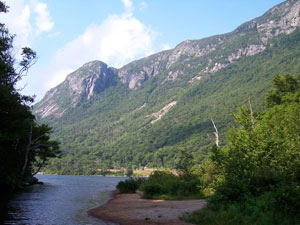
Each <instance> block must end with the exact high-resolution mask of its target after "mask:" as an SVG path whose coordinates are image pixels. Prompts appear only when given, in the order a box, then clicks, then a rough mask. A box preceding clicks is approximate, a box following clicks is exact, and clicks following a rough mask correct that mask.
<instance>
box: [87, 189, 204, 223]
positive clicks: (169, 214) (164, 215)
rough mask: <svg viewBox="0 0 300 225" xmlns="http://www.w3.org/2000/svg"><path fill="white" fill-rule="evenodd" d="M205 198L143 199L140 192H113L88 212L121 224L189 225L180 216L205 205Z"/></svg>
mask: <svg viewBox="0 0 300 225" xmlns="http://www.w3.org/2000/svg"><path fill="white" fill-rule="evenodd" d="M205 204H206V202H205V200H184V201H163V200H145V199H141V198H140V195H139V194H117V193H114V194H113V198H112V199H111V200H110V201H108V202H107V203H106V204H105V205H103V206H100V207H97V208H95V209H91V210H89V212H88V214H89V215H91V216H94V217H97V218H99V219H101V220H104V221H109V222H114V223H118V224H121V225H144V224H147V225H149V224H151V225H153V224H157V225H159V224H164V225H187V224H188V223H185V222H184V221H181V220H180V219H179V218H178V217H179V216H180V215H181V214H183V213H185V212H192V211H195V210H197V209H200V208H202V207H204V206H205Z"/></svg>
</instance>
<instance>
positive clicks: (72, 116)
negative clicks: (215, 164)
mask: <svg viewBox="0 0 300 225" xmlns="http://www.w3.org/2000/svg"><path fill="white" fill-rule="evenodd" d="M299 26H300V1H295V0H290V1H286V2H284V3H282V4H280V5H278V6H275V7H274V8H272V9H271V10H269V11H268V12H266V13H265V14H264V15H263V16H261V17H258V18H256V19H254V20H252V21H249V22H247V23H245V24H243V25H241V26H239V27H238V28H237V29H236V30H234V31H233V32H231V33H227V34H224V35H217V36H213V37H209V38H205V39H201V40H189V41H184V42H182V43H180V44H179V45H177V46H176V47H175V48H174V49H172V50H168V51H163V52H160V53H157V54H154V55H152V56H149V57H146V58H143V59H140V60H137V61H134V62H132V63H129V64H128V65H126V66H124V67H122V68H120V69H114V68H107V66H106V65H105V64H104V63H102V62H99V61H94V62H90V63H88V64H85V65H84V66H83V67H81V68H80V69H78V70H77V71H75V72H74V73H72V74H70V75H69V76H68V77H67V79H66V80H65V81H64V82H63V83H62V84H61V85H59V86H57V87H56V88H54V89H51V90H50V91H49V92H48V93H47V94H46V96H45V98H44V99H43V100H42V101H41V102H40V103H38V104H37V105H36V106H35V108H34V111H35V113H36V115H37V116H38V117H39V118H40V119H41V120H43V122H48V123H50V124H51V125H52V126H53V127H54V129H55V132H54V134H53V135H54V136H55V137H56V138H58V139H59V140H60V141H61V142H62V150H63V151H64V152H65V156H64V157H63V158H62V159H61V160H54V161H53V162H52V164H51V165H50V166H49V168H51V169H52V170H54V171H60V172H65V173H69V172H72V171H74V170H75V169H77V170H81V171H82V170H84V171H90V170H93V169H95V168H107V167H120V166H125V165H127V166H128V165H134V166H141V165H142V166H146V165H147V166H168V167H174V163H175V161H176V156H177V153H178V149H180V148H184V149H186V150H188V151H190V152H191V153H192V154H193V155H194V156H195V158H196V159H197V160H201V159H202V158H203V157H205V155H206V152H207V149H208V146H209V145H210V144H212V143H213V141H214V137H213V127H212V124H211V118H213V119H214V120H215V122H216V124H217V126H218V129H219V130H220V131H221V139H223V140H224V136H225V134H226V130H227V129H228V127H230V126H231V125H232V119H231V115H230V114H231V112H232V111H234V110H235V109H236V107H237V106H240V105H243V104H244V103H245V101H246V100H247V99H248V97H251V99H252V100H253V102H254V106H257V105H259V104H260V103H261V102H262V100H263V99H262V96H263V95H264V94H265V92H266V91H267V90H268V88H269V87H270V80H271V79H272V77H273V76H274V75H275V74H283V73H287V72H290V73H297V72H298V71H299V67H300V58H299V54H300V31H299V28H298V27H299ZM71 81H72V82H71ZM53 109H54V110H53ZM78 159H80V160H78ZM62 168H64V171H62V170H61V169H62Z"/></svg>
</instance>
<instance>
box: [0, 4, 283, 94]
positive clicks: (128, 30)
mask: <svg viewBox="0 0 300 225" xmlns="http://www.w3.org/2000/svg"><path fill="white" fill-rule="evenodd" d="M281 2H283V0H227V1H224V0H185V1H184V0H85V1H83V0H6V3H7V5H9V6H10V12H9V13H7V14H4V15H0V21H1V22H4V23H5V24H7V26H8V27H9V29H10V31H11V32H12V33H14V34H16V35H17V37H16V39H15V47H16V52H15V54H16V57H18V49H20V48H21V47H22V46H30V47H31V48H33V49H34V50H35V51H36V52H37V54H38V57H39V59H38V61H37V63H36V64H35V65H34V66H33V67H32V68H31V69H30V71H29V73H28V74H27V76H26V77H24V79H23V80H22V82H21V83H20V84H19V86H20V87H22V88H23V93H24V94H29V95H33V94H35V95H37V98H36V99H37V100H40V99H41V98H42V97H43V95H44V94H45V92H46V91H47V90H49V89H50V88H51V87H54V86H56V85H57V84H59V83H60V82H62V81H63V80H64V79H65V77H66V76H67V75H68V74H69V73H70V72H72V71H74V70H76V69H77V68H79V67H80V66H81V65H82V64H84V63H86V62H88V61H91V60H101V61H104V62H105V63H107V64H108V65H109V66H114V67H117V68H119V67H121V66H123V65H125V64H127V63H129V62H130V61H132V60H135V59H138V58H141V57H144V56H147V55H150V54H153V53H155V52H158V51H161V50H164V49H169V48H173V47H175V46H176V45H177V44H179V43H180V42H181V41H184V40H187V39H201V38H204V37H208V36H212V35H215V34H222V33H226V32H230V31H232V30H233V29H235V28H236V27H237V26H239V25H240V24H242V23H244V22H246V21H248V20H251V19H253V18H255V17H258V16H260V15H262V14H263V13H264V12H265V11H267V10H268V9H269V8H271V7H273V6H274V5H276V4H279V3H281Z"/></svg>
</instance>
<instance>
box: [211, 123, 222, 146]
mask: <svg viewBox="0 0 300 225" xmlns="http://www.w3.org/2000/svg"><path fill="white" fill-rule="evenodd" d="M211 122H212V124H213V126H214V128H215V132H214V134H215V136H216V146H217V147H219V146H220V144H219V132H218V129H217V127H216V124H215V122H214V120H213V119H211Z"/></svg>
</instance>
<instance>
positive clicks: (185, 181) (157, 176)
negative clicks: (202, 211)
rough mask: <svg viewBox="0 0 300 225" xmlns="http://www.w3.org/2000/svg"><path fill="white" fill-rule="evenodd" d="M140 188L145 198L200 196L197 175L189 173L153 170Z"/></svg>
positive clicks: (187, 197)
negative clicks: (186, 174) (185, 174)
mask: <svg viewBox="0 0 300 225" xmlns="http://www.w3.org/2000/svg"><path fill="white" fill-rule="evenodd" d="M140 189H141V190H142V191H143V195H142V197H143V198H146V199H190V198H199V197H202V193H201V182H200V180H199V177H198V176H196V175H192V174H190V175H189V176H188V177H187V176H177V175H174V174H172V173H170V172H165V171H155V172H154V173H152V174H151V175H150V176H149V178H148V179H147V180H145V181H144V182H143V183H142V185H141V186H140Z"/></svg>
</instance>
